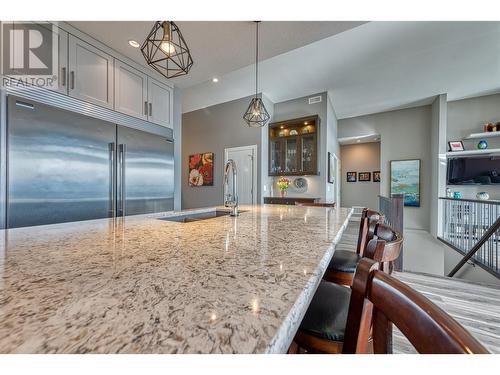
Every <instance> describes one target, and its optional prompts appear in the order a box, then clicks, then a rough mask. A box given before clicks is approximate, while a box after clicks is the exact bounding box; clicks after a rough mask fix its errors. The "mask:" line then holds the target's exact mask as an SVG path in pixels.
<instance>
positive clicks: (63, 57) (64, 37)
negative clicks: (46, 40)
mask: <svg viewBox="0 0 500 375" xmlns="http://www.w3.org/2000/svg"><path fill="white" fill-rule="evenodd" d="M54 38H57V46H58V49H59V50H58V57H57V64H58V68H57V74H55V73H54V74H55V75H57V81H55V83H54V86H53V87H52V88H50V90H54V91H58V92H60V93H62V94H68V33H67V32H66V31H64V30H63V29H60V28H58V27H56V26H54Z"/></svg>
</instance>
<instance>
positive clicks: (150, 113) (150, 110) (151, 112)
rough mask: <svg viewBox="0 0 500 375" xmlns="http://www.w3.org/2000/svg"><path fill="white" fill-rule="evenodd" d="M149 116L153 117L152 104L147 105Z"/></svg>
mask: <svg viewBox="0 0 500 375" xmlns="http://www.w3.org/2000/svg"><path fill="white" fill-rule="evenodd" d="M149 115H150V116H153V104H151V103H149Z"/></svg>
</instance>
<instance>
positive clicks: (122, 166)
mask: <svg viewBox="0 0 500 375" xmlns="http://www.w3.org/2000/svg"><path fill="white" fill-rule="evenodd" d="M126 151H127V147H126V145H125V144H124V143H122V144H120V145H119V146H118V152H119V156H118V162H119V163H120V198H119V205H120V208H119V210H118V216H125V215H126V205H125V203H126V202H125V153H126Z"/></svg>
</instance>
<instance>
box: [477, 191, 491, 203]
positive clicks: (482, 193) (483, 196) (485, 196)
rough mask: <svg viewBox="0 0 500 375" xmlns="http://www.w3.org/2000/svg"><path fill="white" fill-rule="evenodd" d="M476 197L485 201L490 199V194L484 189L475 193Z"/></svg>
mask: <svg viewBox="0 0 500 375" xmlns="http://www.w3.org/2000/svg"><path fill="white" fill-rule="evenodd" d="M476 198H477V199H479V200H480V201H487V200H488V199H490V195H489V194H488V193H487V192H485V191H480V192H479V193H477V194H476Z"/></svg>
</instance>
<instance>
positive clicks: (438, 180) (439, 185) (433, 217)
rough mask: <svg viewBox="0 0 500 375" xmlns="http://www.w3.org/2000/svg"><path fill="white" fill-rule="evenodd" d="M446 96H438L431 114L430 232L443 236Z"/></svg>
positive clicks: (435, 235)
mask: <svg viewBox="0 0 500 375" xmlns="http://www.w3.org/2000/svg"><path fill="white" fill-rule="evenodd" d="M446 116H447V105H446V94H441V95H438V96H437V98H436V99H435V100H434V102H433V103H432V112H431V139H430V141H431V211H430V232H431V234H432V235H433V236H434V237H438V236H440V235H441V234H442V220H443V209H442V205H441V202H440V201H439V197H444V196H445V195H446V160H445V157H444V155H445V153H446V149H447V146H446Z"/></svg>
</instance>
